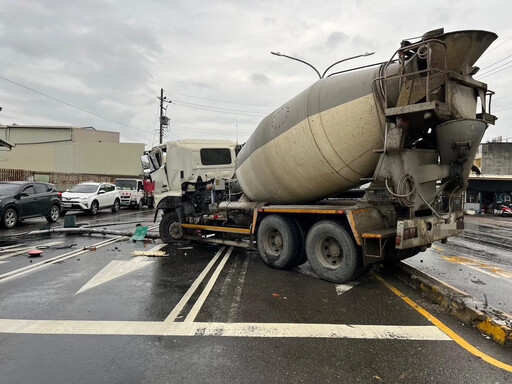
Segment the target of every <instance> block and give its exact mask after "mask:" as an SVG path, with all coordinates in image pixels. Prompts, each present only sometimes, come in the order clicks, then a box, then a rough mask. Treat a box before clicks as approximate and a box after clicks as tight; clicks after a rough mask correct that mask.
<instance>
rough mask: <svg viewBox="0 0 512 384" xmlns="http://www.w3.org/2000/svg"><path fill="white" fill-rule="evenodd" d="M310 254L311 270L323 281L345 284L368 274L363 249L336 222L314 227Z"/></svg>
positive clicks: (309, 239)
mask: <svg viewBox="0 0 512 384" xmlns="http://www.w3.org/2000/svg"><path fill="white" fill-rule="evenodd" d="M306 254H307V257H308V261H309V264H310V265H311V268H312V269H313V271H314V272H315V273H316V274H317V275H318V277H320V278H321V279H323V280H327V281H331V282H334V283H344V282H346V281H349V280H351V279H354V278H356V277H357V276H358V275H359V274H361V272H363V271H364V269H363V266H362V256H361V248H360V247H359V246H358V245H357V244H356V242H355V239H354V236H352V234H351V233H350V232H349V231H348V230H347V229H346V228H345V227H344V226H343V225H342V224H340V223H337V222H335V221H331V220H325V221H320V222H318V223H316V224H315V225H313V226H312V227H311V229H310V230H309V232H308V235H307V237H306Z"/></svg>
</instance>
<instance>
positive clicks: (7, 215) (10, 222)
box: [2, 208, 18, 229]
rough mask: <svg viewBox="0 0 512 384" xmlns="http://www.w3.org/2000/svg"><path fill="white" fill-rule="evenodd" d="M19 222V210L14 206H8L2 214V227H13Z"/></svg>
mask: <svg viewBox="0 0 512 384" xmlns="http://www.w3.org/2000/svg"><path fill="white" fill-rule="evenodd" d="M17 223H18V212H16V210H15V209H14V208H7V209H6V210H5V212H4V215H3V216H2V227H4V228H7V229H11V228H14V227H15V226H16V224H17Z"/></svg>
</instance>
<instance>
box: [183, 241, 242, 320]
mask: <svg viewBox="0 0 512 384" xmlns="http://www.w3.org/2000/svg"><path fill="white" fill-rule="evenodd" d="M231 252H233V247H229V249H228V251H227V252H226V254H225V255H224V257H223V258H222V260H221V262H220V263H219V265H218V266H217V268H216V269H215V271H214V272H213V274H212V277H210V280H209V281H208V284H206V287H204V289H203V292H201V295H200V296H199V298H198V299H197V301H196V302H195V303H194V306H193V307H192V309H191V310H190V312H189V313H188V315H187V317H186V318H185V322H186V323H192V322H193V321H194V320H195V319H196V316H197V314H198V313H199V311H200V310H201V308H202V306H203V304H204V302H205V301H206V298H207V297H208V295H209V294H210V292H211V291H212V288H213V286H214V285H215V283H216V282H217V279H218V278H219V275H220V272H221V271H222V269H224V266H225V265H226V262H227V261H228V259H229V256H231Z"/></svg>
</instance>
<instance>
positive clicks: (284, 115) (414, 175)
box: [144, 29, 497, 283]
mask: <svg viewBox="0 0 512 384" xmlns="http://www.w3.org/2000/svg"><path fill="white" fill-rule="evenodd" d="M496 38H497V35H496V34H494V33H491V32H486V31H477V30H465V31H458V32H450V33H445V32H444V30H443V29H439V30H434V31H430V32H427V33H426V34H424V35H423V36H422V37H421V38H417V39H414V40H406V41H402V42H401V44H400V47H399V48H398V49H397V50H396V52H394V54H393V55H392V57H391V58H390V60H389V61H387V62H385V63H384V64H382V63H380V64H376V65H374V66H366V67H364V68H355V69H353V70H346V71H343V72H342V73H338V74H336V75H334V76H329V77H327V78H323V79H320V80H318V81H317V82H316V83H314V84H313V85H311V86H310V87H309V88H307V89H306V90H305V91H303V92H302V93H300V94H299V95H297V96H295V97H294V98H292V99H291V100H289V101H288V102H286V103H285V104H283V105H282V106H281V107H279V108H277V109H276V110H275V111H274V112H272V113H271V114H270V115H268V116H267V117H265V118H264V119H263V120H262V122H261V123H260V124H259V126H258V127H257V128H256V130H255V131H254V133H253V134H252V135H251V137H250V138H249V139H248V141H247V142H246V143H245V144H244V145H243V147H242V148H241V149H239V148H237V147H236V145H235V143H232V142H220V141H205V140H196V141H188V142H171V143H166V144H162V145H160V146H157V147H155V148H153V149H151V150H150V151H148V152H147V153H145V156H144V157H145V161H144V163H145V164H146V165H147V166H148V167H149V168H148V169H146V170H145V173H146V174H148V175H149V177H150V178H151V179H152V181H154V182H155V185H156V189H155V200H156V204H157V213H156V214H155V220H156V217H157V215H158V213H161V214H162V218H161V221H160V236H161V239H162V240H163V241H164V242H173V241H181V240H194V241H203V242H209V243H218V244H226V245H234V246H238V247H243V248H253V249H257V251H258V252H259V255H260V256H261V259H262V260H263V261H264V262H265V263H266V264H268V265H269V266H270V267H273V268H278V269H288V268H292V267H295V266H297V265H299V264H302V263H304V262H305V261H306V260H307V261H308V262H309V264H310V265H311V268H312V269H313V271H314V272H315V273H316V274H317V275H318V276H319V277H320V278H322V279H324V280H327V281H331V282H336V283H342V282H345V281H348V280H350V279H353V278H355V277H356V276H358V275H359V274H360V273H362V272H363V271H364V270H365V269H366V268H367V267H368V266H369V265H371V264H373V263H376V262H381V261H387V260H400V259H404V258H407V257H411V256H413V255H415V254H417V253H418V252H420V251H424V250H426V249H427V248H428V247H430V246H431V244H432V243H434V242H437V241H441V242H445V241H446V240H447V239H448V238H449V237H451V236H455V235H457V234H458V233H460V232H461V231H462V230H463V228H464V217H463V207H462V196H463V192H464V190H465V188H466V186H467V183H468V176H469V172H470V168H471V166H472V163H473V160H474V157H475V155H476V152H477V148H478V146H479V145H480V141H481V140H482V137H483V135H484V132H485V130H486V128H487V127H488V125H489V124H494V122H495V120H496V117H495V116H494V115H492V114H491V97H492V94H493V92H492V91H490V90H488V88H487V85H486V84H484V83H482V82H480V81H477V80H475V79H474V78H473V76H474V75H475V74H476V72H477V71H478V68H477V67H475V66H474V64H475V62H476V61H477V60H478V58H479V57H480V56H481V55H482V54H483V53H484V52H485V50H486V49H487V48H488V47H489V45H490V44H491V43H492V42H493V41H494V40H495V39H496ZM238 151H239V152H238ZM233 174H234V175H233ZM365 183H366V184H367V185H368V187H367V188H366V190H365V193H364V196H363V197H362V198H358V199H353V198H351V196H350V195H348V192H349V191H350V190H351V189H352V188H354V187H356V186H360V185H362V184H365Z"/></svg>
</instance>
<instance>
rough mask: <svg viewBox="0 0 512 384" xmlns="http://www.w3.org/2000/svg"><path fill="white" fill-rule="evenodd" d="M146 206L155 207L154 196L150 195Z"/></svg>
mask: <svg viewBox="0 0 512 384" xmlns="http://www.w3.org/2000/svg"><path fill="white" fill-rule="evenodd" d="M148 208H150V209H151V208H155V198H154V197H153V196H151V197H150V198H149V201H148Z"/></svg>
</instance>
